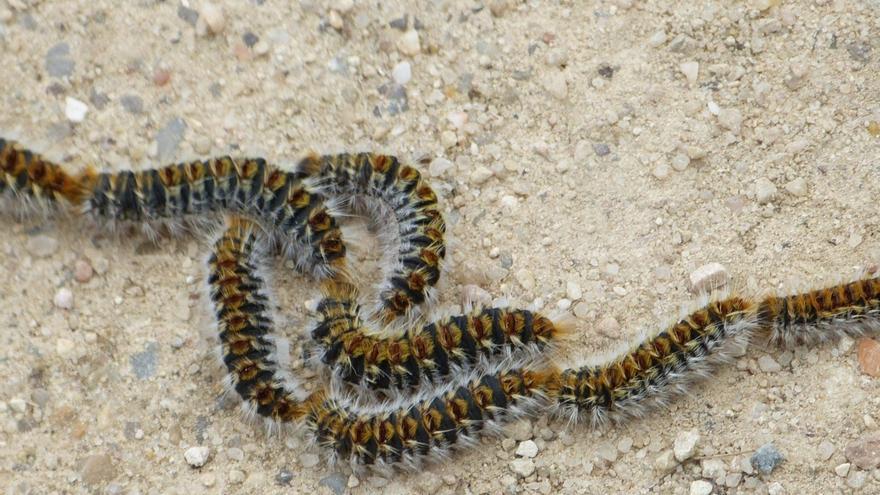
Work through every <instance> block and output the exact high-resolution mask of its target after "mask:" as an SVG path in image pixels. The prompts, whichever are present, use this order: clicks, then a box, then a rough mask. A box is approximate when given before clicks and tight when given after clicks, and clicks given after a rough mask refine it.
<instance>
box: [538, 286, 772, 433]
mask: <svg viewBox="0 0 880 495" xmlns="http://www.w3.org/2000/svg"><path fill="white" fill-rule="evenodd" d="M761 326H762V321H761V319H760V316H759V311H758V307H757V305H756V304H754V303H753V302H751V301H748V300H746V299H742V298H739V297H730V298H727V299H720V300H714V301H711V302H708V304H706V305H705V306H703V307H701V308H699V309H697V310H696V311H693V312H692V313H690V314H688V315H687V316H685V317H683V318H681V319H680V320H679V321H677V322H675V323H674V324H672V325H671V326H669V327H668V328H666V329H665V330H663V331H661V332H660V333H658V334H656V335H654V336H651V337H647V338H644V339H642V340H641V341H640V342H638V343H637V344H636V345H635V346H629V347H627V348H626V349H625V350H624V351H623V352H619V353H615V354H614V355H612V356H611V357H610V358H603V359H601V360H597V361H596V362H595V363H590V364H587V365H585V366H581V367H575V368H570V369H566V370H564V371H562V372H561V373H560V375H559V382H558V383H557V384H555V388H554V390H553V393H552V394H551V395H552V396H553V399H554V401H555V405H554V411H555V413H556V414H558V415H560V416H562V417H567V418H568V419H569V420H571V421H586V422H587V423H589V424H591V425H593V426H602V425H604V424H606V423H607V422H609V421H611V422H618V421H621V420H625V419H629V418H632V417H639V416H642V415H644V413H646V412H647V411H648V410H649V409H650V408H652V407H654V406H660V405H664V404H666V403H668V402H669V401H670V400H671V399H672V398H674V397H675V396H677V395H681V394H683V393H685V392H686V391H687V387H688V386H689V385H690V384H691V383H693V382H695V381H697V380H700V379H702V378H706V377H707V376H709V373H710V372H711V371H712V370H713V367H714V365H716V364H718V363H719V362H723V361H725V360H726V359H728V358H729V356H730V354H731V351H733V350H734V349H735V348H736V347H739V346H741V345H745V344H747V343H748V341H749V339H750V338H751V337H752V336H753V334H754V333H755V332H756V331H757V330H759V329H760V328H761Z"/></svg>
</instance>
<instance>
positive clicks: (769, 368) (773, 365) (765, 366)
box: [758, 354, 782, 373]
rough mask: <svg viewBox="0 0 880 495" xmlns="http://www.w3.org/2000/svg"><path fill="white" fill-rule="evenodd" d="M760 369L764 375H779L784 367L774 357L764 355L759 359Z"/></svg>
mask: <svg viewBox="0 0 880 495" xmlns="http://www.w3.org/2000/svg"><path fill="white" fill-rule="evenodd" d="M758 367H759V368H761V371H763V372H764V373H778V372H780V371H782V365H780V364H779V363H777V362H776V360H775V359H773V356H771V355H769V354H764V355H763V356H761V357H759V358H758Z"/></svg>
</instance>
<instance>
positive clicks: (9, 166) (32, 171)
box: [0, 137, 94, 211]
mask: <svg viewBox="0 0 880 495" xmlns="http://www.w3.org/2000/svg"><path fill="white" fill-rule="evenodd" d="M93 176H94V172H93V171H92V170H90V169H88V170H86V171H84V172H82V173H81V174H80V175H78V176H74V175H71V174H69V173H67V172H65V171H64V169H63V168H62V167H61V165H58V164H56V163H53V162H51V161H49V160H46V159H45V158H44V157H43V156H42V155H40V154H39V153H35V152H32V151H30V150H28V149H26V148H24V147H23V146H21V145H20V144H18V143H17V142H15V141H10V140H7V139H4V138H2V137H0V197H3V196H10V197H11V198H13V199H16V200H18V201H19V202H20V203H23V205H24V206H26V208H25V209H28V208H27V207H28V206H30V207H34V208H36V209H41V210H45V209H47V208H55V207H58V206H66V205H68V204H74V205H77V204H80V203H81V202H82V200H83V199H84V198H85V197H86V196H87V195H88V184H89V183H90V182H91V179H92V177H93ZM19 211H21V209H19Z"/></svg>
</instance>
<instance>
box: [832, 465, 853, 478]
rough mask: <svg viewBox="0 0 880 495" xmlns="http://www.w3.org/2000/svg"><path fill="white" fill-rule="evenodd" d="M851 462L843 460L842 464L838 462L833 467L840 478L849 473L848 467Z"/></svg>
mask: <svg viewBox="0 0 880 495" xmlns="http://www.w3.org/2000/svg"><path fill="white" fill-rule="evenodd" d="M850 466H852V464H850V463H848V462H844V463H843V464H838V465H837V466H835V467H834V472H835V473H837V475H838V476H840V477H841V478H846V475H848V474H849V468H850Z"/></svg>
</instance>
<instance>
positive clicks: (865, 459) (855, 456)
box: [844, 432, 880, 470]
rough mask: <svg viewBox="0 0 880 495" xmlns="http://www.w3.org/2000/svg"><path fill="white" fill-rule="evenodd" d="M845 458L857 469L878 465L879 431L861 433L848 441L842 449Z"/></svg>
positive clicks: (879, 460) (879, 452)
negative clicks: (853, 439)
mask: <svg viewBox="0 0 880 495" xmlns="http://www.w3.org/2000/svg"><path fill="white" fill-rule="evenodd" d="M844 455H845V456H846V460H848V461H849V462H851V463H853V464H855V465H856V466H858V467H859V469H864V470H871V469H874V468H876V467H880V432H875V433H868V434H866V435H862V436H861V437H859V438H858V439H857V440H855V441H852V442H850V443H849V444H848V445H847V446H846V449H845V450H844Z"/></svg>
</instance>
